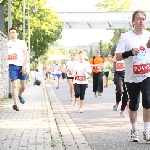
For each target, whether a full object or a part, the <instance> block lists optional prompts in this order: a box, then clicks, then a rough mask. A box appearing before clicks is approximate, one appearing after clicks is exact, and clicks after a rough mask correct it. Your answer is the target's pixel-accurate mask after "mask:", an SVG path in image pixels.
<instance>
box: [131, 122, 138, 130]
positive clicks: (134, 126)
mask: <svg viewBox="0 0 150 150" xmlns="http://www.w3.org/2000/svg"><path fill="white" fill-rule="evenodd" d="M132 130H133V131H137V122H135V123H133V124H132Z"/></svg>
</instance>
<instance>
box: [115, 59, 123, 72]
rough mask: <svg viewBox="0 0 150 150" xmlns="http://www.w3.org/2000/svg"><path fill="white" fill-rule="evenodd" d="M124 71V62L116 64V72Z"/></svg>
mask: <svg viewBox="0 0 150 150" xmlns="http://www.w3.org/2000/svg"><path fill="white" fill-rule="evenodd" d="M123 70H125V64H124V60H121V61H117V62H116V71H123Z"/></svg>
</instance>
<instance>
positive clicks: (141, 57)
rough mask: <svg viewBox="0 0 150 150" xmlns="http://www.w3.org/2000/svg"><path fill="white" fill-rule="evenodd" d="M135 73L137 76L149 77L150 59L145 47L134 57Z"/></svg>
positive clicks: (140, 48)
mask: <svg viewBox="0 0 150 150" xmlns="http://www.w3.org/2000/svg"><path fill="white" fill-rule="evenodd" d="M133 62H134V63H133V73H134V74H135V75H136V76H139V77H140V76H147V74H148V73H149V72H150V59H149V55H148V54H147V51H146V48H145V47H144V46H142V45H141V46H140V47H139V52H138V54H137V55H136V56H134V57H133Z"/></svg>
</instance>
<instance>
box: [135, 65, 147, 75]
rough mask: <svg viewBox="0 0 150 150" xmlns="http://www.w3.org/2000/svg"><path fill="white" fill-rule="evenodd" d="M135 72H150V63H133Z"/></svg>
mask: <svg viewBox="0 0 150 150" xmlns="http://www.w3.org/2000/svg"><path fill="white" fill-rule="evenodd" d="M133 72H134V74H136V75H138V74H139V75H140V74H141V75H142V74H147V73H149V72H150V63H148V64H134V65H133Z"/></svg>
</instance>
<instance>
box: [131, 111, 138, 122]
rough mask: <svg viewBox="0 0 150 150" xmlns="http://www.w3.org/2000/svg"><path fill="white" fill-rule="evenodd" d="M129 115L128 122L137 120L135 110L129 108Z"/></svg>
mask: <svg viewBox="0 0 150 150" xmlns="http://www.w3.org/2000/svg"><path fill="white" fill-rule="evenodd" d="M129 117H130V122H131V123H132V124H133V123H135V122H137V111H131V110H129Z"/></svg>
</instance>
